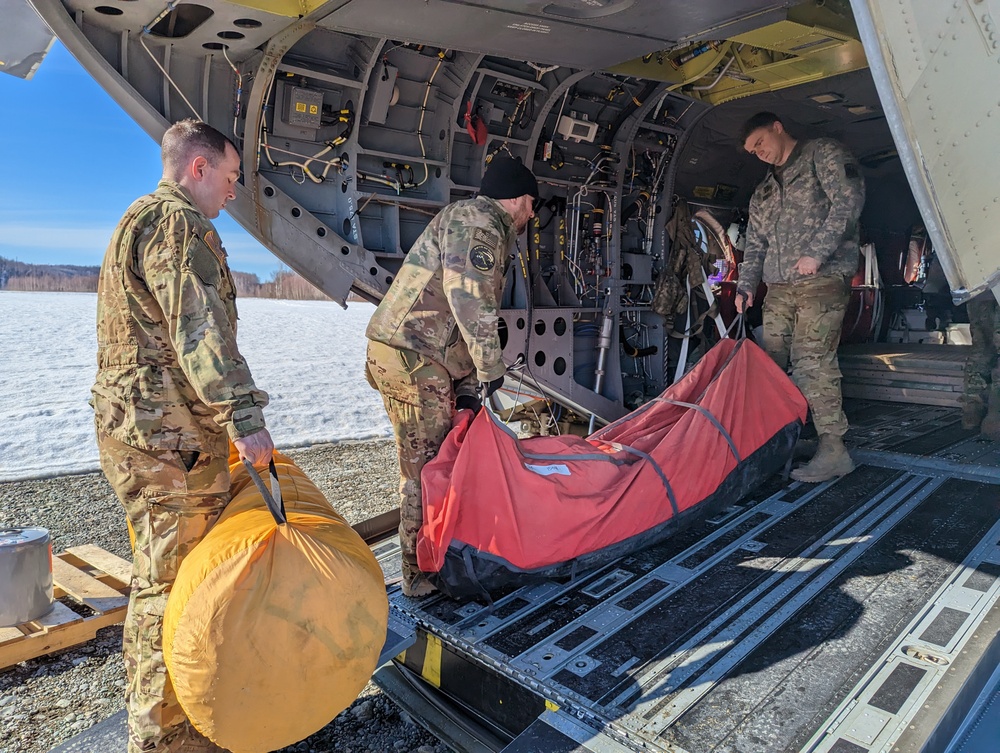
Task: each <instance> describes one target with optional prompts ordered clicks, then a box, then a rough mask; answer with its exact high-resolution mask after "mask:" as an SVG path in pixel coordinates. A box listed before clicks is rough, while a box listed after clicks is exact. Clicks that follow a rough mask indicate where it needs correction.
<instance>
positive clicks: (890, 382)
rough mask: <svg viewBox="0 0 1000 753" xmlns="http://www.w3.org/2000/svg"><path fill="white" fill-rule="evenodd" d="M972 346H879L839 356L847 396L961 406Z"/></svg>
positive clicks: (851, 348) (848, 348)
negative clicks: (966, 360)
mask: <svg viewBox="0 0 1000 753" xmlns="http://www.w3.org/2000/svg"><path fill="white" fill-rule="evenodd" d="M968 351H969V348H968V346H960V345H947V346H943V345H919V344H916V345H915V344H903V345H900V344H891V343H876V344H869V345H851V346H845V347H844V348H841V350H840V352H839V353H838V356H839V361H840V370H841V373H842V374H843V375H844V379H843V382H841V389H842V391H843V394H844V397H855V398H861V399H866V400H886V401H889V402H899V403H920V404H922V405H941V406H948V407H958V406H959V405H961V403H960V401H959V398H960V397H961V395H962V391H963V386H962V385H963V374H964V370H965V359H966V357H967V356H968Z"/></svg>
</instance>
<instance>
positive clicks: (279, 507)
mask: <svg viewBox="0 0 1000 753" xmlns="http://www.w3.org/2000/svg"><path fill="white" fill-rule="evenodd" d="M243 465H245V466H246V469H247V473H248V474H249V475H250V480H251V481H253V485H254V486H256V487H257V491H259V492H260V496H261V497H263V498H264V504H265V505H267V509H268V512H270V513H271V517H273V518H274V522H275V523H277V524H278V525H279V526H281V525H284V524H285V523H287V522H288V518H287V517H286V516H285V503H284V502H283V501H282V499H281V485H280V484H279V483H278V469H277V468H275V467H274V460H272V461H271V464H270V466H269V468H270V471H271V491H268V490H267V487H266V486H264V480H263V479H262V478H261V477H260V475H259V474H258V473H257V471H256V469H255V468H254V467H253V463H251V462H250V461H249V460H247V459H246V458H243Z"/></svg>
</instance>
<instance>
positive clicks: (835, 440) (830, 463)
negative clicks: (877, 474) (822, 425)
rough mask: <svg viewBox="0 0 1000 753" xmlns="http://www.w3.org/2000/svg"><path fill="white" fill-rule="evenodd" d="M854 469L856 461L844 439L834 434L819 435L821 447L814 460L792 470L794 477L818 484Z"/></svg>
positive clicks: (797, 479)
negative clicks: (853, 459)
mask: <svg viewBox="0 0 1000 753" xmlns="http://www.w3.org/2000/svg"><path fill="white" fill-rule="evenodd" d="M853 470H854V461H852V460H851V456H850V455H848V454H847V448H846V447H844V440H843V439H842V438H841V437H835V436H834V435H832V434H820V435H819V449H818V450H816V455H815V456H814V457H813V459H812V460H810V461H809V463H807V464H806V465H804V466H802V467H801V468H796V469H795V470H794V471H792V478H793V479H795V480H796V481H805V482H806V483H809V484H818V483H819V482H820V481H828V480H829V479H831V478H836V477H838V476H844V475H846V474H848V473H850V472H851V471H853Z"/></svg>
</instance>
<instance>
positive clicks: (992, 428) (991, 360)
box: [962, 292, 1000, 442]
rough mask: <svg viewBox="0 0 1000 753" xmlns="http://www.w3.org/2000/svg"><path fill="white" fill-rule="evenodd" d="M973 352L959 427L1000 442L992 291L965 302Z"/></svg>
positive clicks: (999, 368) (999, 322) (998, 329)
mask: <svg viewBox="0 0 1000 753" xmlns="http://www.w3.org/2000/svg"><path fill="white" fill-rule="evenodd" d="M966 308H967V309H968V312H969V330H970V332H971V334H972V349H971V352H970V353H969V358H968V360H967V361H966V362H965V390H964V392H965V394H964V395H963V396H962V426H963V427H964V428H966V429H970V430H973V431H974V430H976V429H979V430H981V431H982V433H983V434H984V435H985V436H987V437H989V438H990V439H992V440H993V441H994V442H1000V362H998V360H997V354H998V352H1000V306H997V299H996V298H995V297H994V295H993V293H992V292H986V293H982V294H980V295H978V296H976V297H975V298H973V299H972V300H971V301H969V302H968V304H967V305H966Z"/></svg>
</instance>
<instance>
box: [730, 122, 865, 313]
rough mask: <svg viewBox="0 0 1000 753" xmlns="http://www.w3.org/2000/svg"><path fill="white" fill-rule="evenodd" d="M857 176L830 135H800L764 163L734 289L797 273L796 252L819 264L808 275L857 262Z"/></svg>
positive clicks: (833, 272)
mask: <svg viewBox="0 0 1000 753" xmlns="http://www.w3.org/2000/svg"><path fill="white" fill-rule="evenodd" d="M864 203H865V181H864V177H863V176H862V175H861V170H860V168H859V167H858V163H857V160H855V159H854V157H853V156H852V155H851V153H850V152H848V151H847V149H845V148H844V146H843V145H842V144H840V143H839V142H837V141H834V140H833V139H814V140H812V141H800V142H799V143H798V144H796V145H795V148H794V149H793V150H792V153H791V154H790V155H789V157H788V161H787V162H786V163H785V164H784V165H783V166H782V167H780V168H777V169H775V168H771V169H770V170H769V171H768V173H767V176H766V177H765V178H764V180H763V181H762V182H761V184H760V185H759V186H757V189H756V190H755V191H754V194H753V198H751V199H750V225H749V227H748V228H747V240H746V249H745V251H744V253H743V263H742V264H741V265H740V281H739V286H738V287H739V290H741V291H745V292H748V293H754V292H755V291H756V290H757V285H758V283H759V282H760V281H761V278H762V277H763V280H764V282H766V283H783V282H798V281H800V280H802V279H804V277H803V275H800V274H799V273H798V272H796V271H795V270H794V269H793V267H794V266H795V263H796V262H797V261H798V260H799V257H801V256H811V257H813V258H814V259H816V260H817V261H819V263H820V268H819V271H818V272H817V274H816V276H841V277H850V276H851V275H853V274H854V273H855V272H856V271H857V268H858V240H859V239H858V218H859V217H860V216H861V209H862V207H863V206H864Z"/></svg>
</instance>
